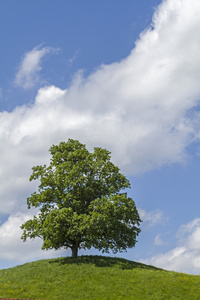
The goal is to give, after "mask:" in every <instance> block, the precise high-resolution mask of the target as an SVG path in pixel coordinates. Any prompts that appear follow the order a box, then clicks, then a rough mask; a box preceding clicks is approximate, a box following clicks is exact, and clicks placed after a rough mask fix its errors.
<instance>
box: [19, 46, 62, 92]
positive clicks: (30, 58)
mask: <svg viewBox="0 0 200 300" xmlns="http://www.w3.org/2000/svg"><path fill="white" fill-rule="evenodd" d="M57 51H58V49H54V48H51V47H43V48H41V47H40V46H37V47H35V48H33V49H32V50H31V51H29V52H27V53H26V54H25V55H24V56H23V58H22V61H21V64H20V66H19V70H18V72H17V74H16V77H15V85H16V86H19V87H22V88H24V89H29V88H32V87H34V86H35V84H37V83H38V81H39V79H40V76H39V74H40V71H41V69H42V67H41V61H42V59H43V58H44V56H46V55H47V54H49V53H56V52H57Z"/></svg>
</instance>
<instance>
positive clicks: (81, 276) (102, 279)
mask: <svg viewBox="0 0 200 300" xmlns="http://www.w3.org/2000/svg"><path fill="white" fill-rule="evenodd" d="M0 298H20V299H44V300H45V299H46V300H47V299H48V300H57V299H59V300H66V299H81V300H82V299H84V300H87V299H88V300H89V299H99V300H112V299H113V300H115V299H121V300H126V299H127V300H129V299H133V300H134V299H135V300H144V299H147V300H149V299H152V300H160V299H165V300H172V299H180V300H181V299H187V300H195V299H196V300H198V299H200V276H193V275H187V274H182V273H181V274H180V273H175V272H169V271H164V270H161V269H158V268H155V267H152V266H147V265H144V264H140V263H136V262H133V261H129V260H126V259H120V258H111V257H103V256H80V257H78V258H76V259H74V258H71V257H66V258H58V259H51V260H42V261H36V262H32V263H28V264H25V265H22V266H18V267H14V268H10V269H6V270H0Z"/></svg>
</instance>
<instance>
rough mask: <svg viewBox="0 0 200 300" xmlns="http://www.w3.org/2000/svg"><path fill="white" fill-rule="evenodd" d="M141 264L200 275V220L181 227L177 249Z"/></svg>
mask: <svg viewBox="0 0 200 300" xmlns="http://www.w3.org/2000/svg"><path fill="white" fill-rule="evenodd" d="M141 262H143V263H147V264H152V265H154V266H157V267H160V268H164V269H166V270H172V271H177V272H185V273H191V274H200V218H196V219H194V220H192V221H191V222H190V223H188V224H187V225H183V226H181V227H180V229H179V230H178V233H177V247H176V248H174V249H172V250H170V251H168V252H166V253H160V254H158V255H155V256H153V257H151V258H148V259H145V260H141Z"/></svg>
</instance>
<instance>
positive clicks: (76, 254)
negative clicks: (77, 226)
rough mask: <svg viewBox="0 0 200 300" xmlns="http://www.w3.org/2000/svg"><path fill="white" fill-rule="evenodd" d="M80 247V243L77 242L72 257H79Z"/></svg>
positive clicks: (73, 247)
mask: <svg viewBox="0 0 200 300" xmlns="http://www.w3.org/2000/svg"><path fill="white" fill-rule="evenodd" d="M78 246H79V243H78V242H75V243H74V244H73V246H72V248H71V249H72V257H77V256H78Z"/></svg>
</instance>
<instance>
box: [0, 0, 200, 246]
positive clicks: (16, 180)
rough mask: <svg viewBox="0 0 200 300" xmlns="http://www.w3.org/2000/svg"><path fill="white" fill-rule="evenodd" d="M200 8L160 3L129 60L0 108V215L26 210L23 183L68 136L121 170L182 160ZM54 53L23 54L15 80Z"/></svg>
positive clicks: (189, 131) (30, 187) (184, 2)
mask: <svg viewBox="0 0 200 300" xmlns="http://www.w3.org/2000/svg"><path fill="white" fill-rule="evenodd" d="M199 14H200V2H199V0H190V1H188V0H167V1H164V2H163V3H162V5H160V6H159V8H158V10H157V11H156V14H155V15H154V18H153V23H152V28H150V29H148V30H147V31H146V32H143V33H142V34H141V37H140V39H139V40H138V41H137V42H136V46H135V48H134V49H133V51H132V52H131V53H130V55H129V56H128V57H127V58H126V59H124V60H122V61H120V62H116V63H113V64H111V65H102V66H101V67H99V69H98V70H96V71H95V72H94V73H93V74H91V75H90V76H89V77H86V78H85V77H84V74H83V73H81V72H78V73H77V74H76V76H75V77H74V81H73V82H72V84H71V86H70V87H69V89H68V90H62V89H60V88H58V87H55V86H49V87H43V88H41V89H40V90H39V91H38V94H37V96H36V99H35V102H34V104H33V105H27V106H26V105H24V106H21V107H17V108H16V109H15V110H13V111H12V112H10V113H9V112H1V113H0V182H1V185H0V199H1V202H0V213H4V214H6V213H11V214H13V213H14V212H16V210H22V211H23V210H24V209H25V208H26V197H27V196H29V195H30V193H31V192H33V191H34V189H35V187H36V186H35V184H34V183H30V182H29V181H28V177H29V175H30V173H31V168H32V166H33V165H37V164H44V163H48V160H49V154H48V149H49V148H50V146H51V145H52V144H53V143H54V144H56V143H59V142H60V141H62V140H67V139H68V138H74V139H79V140H80V141H81V142H83V143H86V144H87V146H88V147H89V148H90V149H91V148H92V147H93V146H101V147H105V148H107V149H108V150H110V151H111V152H112V158H113V161H114V163H116V164H117V165H118V166H119V167H120V168H121V169H122V171H123V172H125V174H128V173H129V174H134V175H135V174H138V173H140V172H146V171H148V170H152V169H154V168H158V167H160V166H162V165H165V164H170V163H177V162H178V163H179V162H183V161H185V159H186V157H187V152H186V148H187V147H188V146H189V145H190V144H191V143H192V142H193V141H198V139H199V138H200V131H199V125H200V117H199V114H198V113H196V112H195V111H194V109H195V108H196V107H197V106H198V105H199V104H200V102H199V99H200V85H199V78H200V55H199V48H200V35H199V30H200V18H199ZM51 51H54V50H52V48H49V47H43V48H39V47H35V48H34V49H33V50H32V51H30V52H28V53H27V54H26V55H25V56H24V58H23V60H22V63H21V66H20V68H19V71H18V73H17V75H16V84H17V85H19V86H22V87H24V88H30V87H31V86H33V85H34V84H35V83H36V81H37V80H38V78H39V77H38V76H39V72H40V70H41V60H42V59H43V58H44V56H45V55H46V54H47V53H49V52H51ZM35 80H36V81H35ZM162 216H163V215H162V213H159V212H157V214H156V213H155V214H154V215H148V214H147V215H146V218H147V219H148V218H149V222H153V218H154V220H155V221H156V220H157V222H158V221H159V222H160V221H161V219H162ZM155 221H154V222H155ZM181 249H182V248H181Z"/></svg>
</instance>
